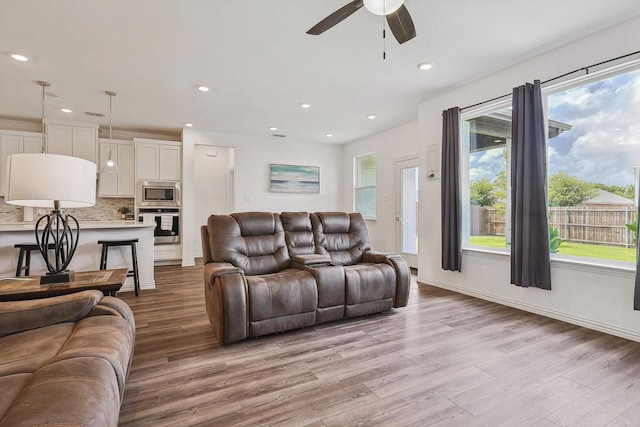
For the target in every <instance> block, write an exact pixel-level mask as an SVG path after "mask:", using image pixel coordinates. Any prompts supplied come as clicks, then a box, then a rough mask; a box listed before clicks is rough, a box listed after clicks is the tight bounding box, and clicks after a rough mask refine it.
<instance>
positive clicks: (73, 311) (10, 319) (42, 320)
mask: <svg viewBox="0 0 640 427" xmlns="http://www.w3.org/2000/svg"><path fill="white" fill-rule="evenodd" d="M102 298H103V295H102V292H100V291H98V290H91V291H82V292H77V293H73V294H68V295H61V296H57V297H51V298H43V299H34V300H25V301H9V302H2V303H0V336H6V335H11V334H16V333H19V332H24V331H28V330H31V329H37V328H42V327H44V326H49V325H55V324H58V323H67V322H77V321H79V320H80V319H83V318H85V317H87V316H88V315H89V314H90V313H91V311H92V309H93V308H94V307H95V306H96V305H97V304H98V303H99V301H100V300H101V299H102Z"/></svg>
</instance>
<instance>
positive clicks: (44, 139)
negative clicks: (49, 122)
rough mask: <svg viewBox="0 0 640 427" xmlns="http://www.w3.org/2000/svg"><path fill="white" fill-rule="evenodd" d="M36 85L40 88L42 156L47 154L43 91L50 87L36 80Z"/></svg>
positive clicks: (42, 81) (46, 83) (48, 84)
mask: <svg viewBox="0 0 640 427" xmlns="http://www.w3.org/2000/svg"><path fill="white" fill-rule="evenodd" d="M36 83H38V85H40V86H42V144H41V146H40V152H41V153H43V154H46V153H47V148H48V147H47V132H46V129H45V125H44V104H45V101H44V99H45V93H44V90H45V88H47V87H49V86H51V84H50V83H49V82H45V81H44V80H38V81H37V82H36Z"/></svg>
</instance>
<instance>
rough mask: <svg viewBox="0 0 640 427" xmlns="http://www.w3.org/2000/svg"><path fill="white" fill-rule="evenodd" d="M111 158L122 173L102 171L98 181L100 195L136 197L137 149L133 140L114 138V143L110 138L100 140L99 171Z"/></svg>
mask: <svg viewBox="0 0 640 427" xmlns="http://www.w3.org/2000/svg"><path fill="white" fill-rule="evenodd" d="M110 148H111V158H112V159H113V161H114V162H115V163H116V165H117V166H118V168H119V169H120V173H118V174H114V173H101V174H100V179H99V182H98V196H99V197H134V196H135V149H134V146H133V141H122V140H114V141H113V143H112V144H110V143H109V140H108V139H101V140H100V164H99V166H98V171H101V170H102V168H103V167H104V166H105V164H106V163H107V160H108V159H109V149H110Z"/></svg>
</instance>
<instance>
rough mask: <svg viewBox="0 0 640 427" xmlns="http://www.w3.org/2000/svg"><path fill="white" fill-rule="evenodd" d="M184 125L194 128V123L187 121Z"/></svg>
mask: <svg viewBox="0 0 640 427" xmlns="http://www.w3.org/2000/svg"><path fill="white" fill-rule="evenodd" d="M184 125H185V126H186V127H188V128H192V127H193V123H185V124H184Z"/></svg>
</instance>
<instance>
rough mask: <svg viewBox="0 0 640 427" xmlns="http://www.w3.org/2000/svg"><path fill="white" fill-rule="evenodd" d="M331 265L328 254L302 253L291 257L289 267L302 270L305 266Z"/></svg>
mask: <svg viewBox="0 0 640 427" xmlns="http://www.w3.org/2000/svg"><path fill="white" fill-rule="evenodd" d="M327 265H331V257H330V256H329V255H320V254H304V255H296V256H294V257H293V258H291V267H293V268H297V269H300V270H303V269H304V268H305V267H322V266H327Z"/></svg>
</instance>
